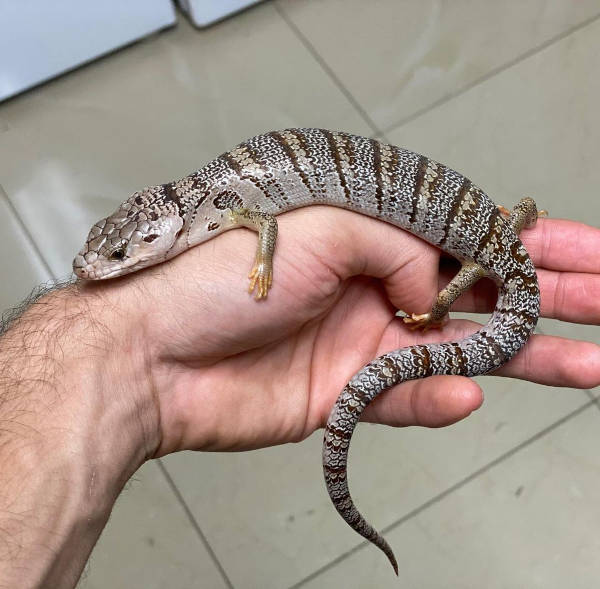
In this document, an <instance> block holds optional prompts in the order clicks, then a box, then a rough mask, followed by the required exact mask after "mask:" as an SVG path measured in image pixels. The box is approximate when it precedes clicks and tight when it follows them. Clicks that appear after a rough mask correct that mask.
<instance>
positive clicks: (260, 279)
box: [248, 259, 273, 300]
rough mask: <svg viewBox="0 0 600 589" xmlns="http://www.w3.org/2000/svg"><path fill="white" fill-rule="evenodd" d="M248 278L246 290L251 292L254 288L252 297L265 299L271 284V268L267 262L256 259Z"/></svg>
mask: <svg viewBox="0 0 600 589" xmlns="http://www.w3.org/2000/svg"><path fill="white" fill-rule="evenodd" d="M248 278H250V286H249V287H248V292H249V293H252V292H254V289H256V294H255V295H254V298H255V299H256V300H259V299H266V298H267V294H268V293H269V289H270V288H271V286H272V285H273V269H272V268H271V267H270V266H269V265H268V264H265V263H264V262H263V261H261V260H258V259H257V260H256V262H254V266H253V267H252V270H251V271H250V274H248Z"/></svg>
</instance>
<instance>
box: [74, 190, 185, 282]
mask: <svg viewBox="0 0 600 589" xmlns="http://www.w3.org/2000/svg"><path fill="white" fill-rule="evenodd" d="M153 190H154V189H152V188H146V189H145V190H143V191H140V192H136V193H134V194H133V195H132V196H131V197H130V198H129V199H128V200H126V201H125V202H124V203H123V204H122V205H121V206H120V207H119V208H118V209H117V210H116V211H115V212H114V213H113V214H112V215H110V216H108V217H106V218H104V219H101V220H100V221H98V222H97V223H95V224H94V225H93V227H92V228H91V229H90V232H89V234H88V237H87V239H86V242H85V244H84V246H83V247H82V248H81V251H80V252H79V253H78V254H77V255H76V256H75V259H74V260H73V272H74V273H75V274H76V275H77V276H78V277H79V278H85V279H87V280H101V279H105V278H114V277H115V276H121V275H123V274H128V273H129V272H135V271H137V270H140V269H141V268H145V267H147V266H152V265H153V264H158V263H159V262H162V261H164V260H166V259H168V258H170V257H173V256H174V255H175V254H176V253H178V251H177V248H176V247H174V246H175V243H176V241H177V238H178V236H179V233H180V231H181V228H182V226H183V219H182V218H181V217H180V216H179V214H177V211H175V210H168V211H166V210H165V209H164V208H162V209H159V207H158V206H157V202H156V201H155V199H153V198H152V197H153Z"/></svg>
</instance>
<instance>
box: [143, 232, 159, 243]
mask: <svg viewBox="0 0 600 589" xmlns="http://www.w3.org/2000/svg"><path fill="white" fill-rule="evenodd" d="M157 237H158V235H156V233H151V234H150V235H146V237H144V241H145V242H146V243H152V242H153V241H154V240H155V239H156V238H157Z"/></svg>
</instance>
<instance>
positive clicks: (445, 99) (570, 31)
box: [379, 14, 600, 136]
mask: <svg viewBox="0 0 600 589" xmlns="http://www.w3.org/2000/svg"><path fill="white" fill-rule="evenodd" d="M599 18H600V14H596V15H594V16H591V17H589V18H587V19H585V20H584V21H582V22H580V23H577V24H576V25H573V26H572V27H569V28H568V29H566V30H565V31H563V32H561V33H559V34H558V35H555V36H554V37H551V38H550V39H548V40H546V41H544V42H542V43H540V44H539V45H537V46H536V47H533V48H532V49H529V50H528V51H525V52H524V53H522V54H521V55H518V56H517V57H515V58H514V59H511V60H509V61H507V62H505V63H503V64H502V65H499V66H498V67H496V68H494V69H492V70H490V71H489V72H487V73H485V74H484V75H482V76H480V77H479V78H477V79H475V80H473V81H472V82H469V83H468V84H466V85H465V86H463V87H462V88H459V89H457V90H454V91H451V92H449V93H447V94H445V95H444V96H442V97H441V98H438V99H437V100H436V101H434V102H432V103H431V104H429V105H427V106H424V107H423V108H420V109H418V110H416V111H415V112H413V113H411V114H409V115H407V116H405V117H404V118H402V119H400V120H399V121H397V122H396V123H394V124H392V125H390V126H389V127H386V128H385V129H384V130H383V131H381V132H380V133H379V135H380V136H385V135H386V134H387V133H390V132H391V131H396V130H397V129H399V128H400V127H402V126H404V125H406V124H407V123H410V122H412V121H414V120H415V119H418V118H419V117H421V116H422V115H424V114H426V113H428V112H430V111H432V110H434V109H435V108H437V107H438V106H441V105H442V104H445V103H446V102H450V101H451V100H454V99H455V98H458V97H459V96H462V95H463V94H466V93H467V92H468V91H469V90H471V89H473V88H475V87H476V86H479V85H480V84H483V83H484V82H487V81H488V80H490V79H491V78H493V77H494V76H496V75H498V74H501V73H502V72H504V71H506V70H508V69H510V68H512V67H513V66H515V65H517V64H519V63H520V62H522V61H525V60H526V59H529V58H530V57H533V56H534V55H536V54H537V53H541V52H542V51H544V49H547V48H548V47H550V46H551V45H553V44H554V43H557V42H558V41H562V40H563V39H565V38H566V37H568V36H569V35H572V34H573V33H576V32H577V31H579V30H581V29H584V28H585V27H587V26H588V25H591V24H592V23H593V22H594V21H596V20H598V19H599Z"/></svg>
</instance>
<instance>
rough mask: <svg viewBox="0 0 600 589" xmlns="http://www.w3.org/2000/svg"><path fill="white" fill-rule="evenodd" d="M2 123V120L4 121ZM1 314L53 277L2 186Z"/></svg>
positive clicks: (0, 235)
mask: <svg viewBox="0 0 600 589" xmlns="http://www.w3.org/2000/svg"><path fill="white" fill-rule="evenodd" d="M0 124H1V123H0ZM0 251H1V252H2V255H1V256H0V283H1V286H0V315H2V312H3V311H6V310H7V309H9V308H11V307H14V306H15V305H17V304H18V303H19V302H20V301H22V300H23V299H24V298H25V296H26V295H27V294H29V292H31V289H32V288H33V287H34V286H37V285H38V284H40V283H41V282H46V281H47V280H50V278H51V277H50V276H49V275H48V272H47V271H46V269H45V267H44V265H43V263H42V260H40V258H39V256H38V254H37V252H36V251H35V249H34V248H33V247H32V245H31V242H30V241H29V239H28V238H27V236H26V235H25V234H24V232H23V229H22V227H21V225H20V224H19V222H18V221H17V219H16V218H15V215H14V214H13V211H12V209H11V208H10V206H9V204H8V201H7V200H6V194H5V193H4V191H3V190H2V187H1V186H0Z"/></svg>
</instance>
